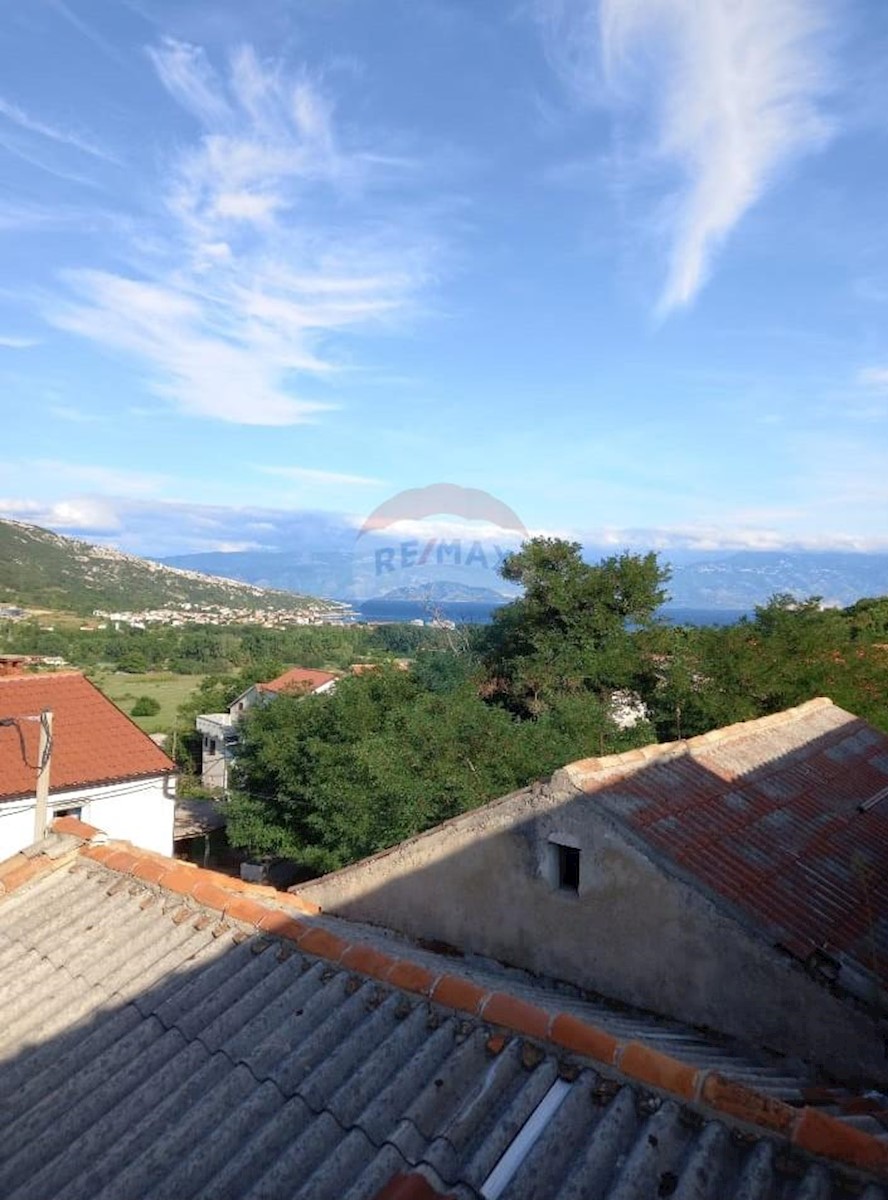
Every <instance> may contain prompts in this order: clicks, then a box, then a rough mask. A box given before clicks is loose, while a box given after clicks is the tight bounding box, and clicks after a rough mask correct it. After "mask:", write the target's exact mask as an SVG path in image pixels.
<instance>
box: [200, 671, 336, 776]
mask: <svg viewBox="0 0 888 1200" xmlns="http://www.w3.org/2000/svg"><path fill="white" fill-rule="evenodd" d="M336 679H337V676H336V675H332V674H331V673H330V672H329V671H316V670H313V669H312V668H310V667H291V668H290V669H289V670H288V671H284V673H283V675H278V677H277V678H276V679H272V680H270V681H269V682H268V683H253V684H251V685H250V686H249V687H248V688H247V689H246V691H243V692H241V694H240V695H239V696H236V697H235V699H234V700H232V702H231V704H229V706H228V711H227V712H224V713H201V715H200V716H198V717H197V718H196V720H195V725H196V726H197V730H198V732H199V733H200V734H202V735H203V740H202V742H201V770H200V778H201V783H203V785H204V787H209V788H226V787H227V786H228V771H229V767H230V766H231V762H232V760H233V759H234V756H235V751H236V749H237V728H236V724H237V721H238V720H239V719H240V717H242V716H243V714H244V713H245V712H247V711H248V710H249V709H251V708H253V707H254V706H255V705H256V704H267V703H268V701H269V700H273V699H274V697H275V696H280V695H282V694H284V693H288V694H294V693H295V694H297V695H305V696H308V695H313V696H319V695H323V694H324V693H325V692H331V691H332V690H333V688H334V687H335V686H336Z"/></svg>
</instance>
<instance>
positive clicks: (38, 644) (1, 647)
mask: <svg viewBox="0 0 888 1200" xmlns="http://www.w3.org/2000/svg"><path fill="white" fill-rule="evenodd" d="M438 644H441V645H444V644H446V643H445V639H444V635H443V633H442V631H439V630H435V629H430V628H428V627H426V628H421V627H418V626H411V625H380V626H377V627H375V628H368V627H367V626H364V625H299V626H294V627H292V628H289V629H266V628H263V627H261V626H258V625H228V626H224V627H218V626H212V625H186V626H181V627H176V628H173V627H171V626H152V627H150V628H148V629H132V628H130V627H128V626H120V628H118V629H114V628H112V627H109V628H107V629H93V630H85V629H78V628H76V627H75V628H64V627H62V626H61V625H59V624H56V625H55V627H54V628H51V629H50V628H46V627H45V626H44V625H42V624H41V623H40V622H38V621H17V622H11V621H7V622H0V652H2V653H7V654H8V653H12V652H15V653H18V654H41V655H58V656H59V657H61V658H64V659H65V660H66V661H67V662H70V663H76V664H77V666H79V667H86V668H89V667H94V666H98V665H99V664H103V665H108V666H112V667H114V668H115V669H116V670H118V671H128V672H132V673H134V674H139V673H141V672H143V671H173V672H174V673H176V674H178V675H220V676H221V675H229V674H231V673H232V672H239V671H243V670H246V671H248V672H252V673H253V678H254V679H263V678H265V679H269V678H271V676H270V675H267V674H265V675H263V674H261V671H262V670H263V669H264V668H265V667H266V665H267V664H268V663H269V662H273V663H278V664H283V663H298V664H299V665H300V666H302V667H322V668H340V669H342V668H345V667H347V666H349V665H350V664H351V663H353V662H356V661H360V660H362V659H375V658H380V657H384V656H386V655H411V654H414V653H415V652H416V651H417V650H418V649H419V648H420V647H421V646H424V645H438ZM279 669H280V668H279Z"/></svg>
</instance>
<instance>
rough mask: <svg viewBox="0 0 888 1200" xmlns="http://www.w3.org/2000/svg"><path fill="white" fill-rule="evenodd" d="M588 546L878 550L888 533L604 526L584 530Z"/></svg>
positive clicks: (728, 525)
mask: <svg viewBox="0 0 888 1200" xmlns="http://www.w3.org/2000/svg"><path fill="white" fill-rule="evenodd" d="M582 540H583V542H584V544H585V545H587V546H598V547H601V548H602V549H608V550H617V549H624V548H628V549H630V550H639V549H643V550H658V551H660V550H689V551H711V552H715V551H734V550H787V551H793V550H799V551H805V550H808V551H814V550H848V551H851V550H854V551H868V552H871V553H876V552H880V551H884V550H888V536H882V535H879V534H864V533H861V534H847V533H832V532H829V533H826V532H825V533H790V532H787V530H786V529H774V528H768V527H761V526H752V525H742V524H736V525H733V524H731V523H729V522H725V523H719V524H718V525H707V524H704V523H700V524H687V525H669V526H660V527H657V526H654V527H651V528H634V529H633V528H627V529H623V528H613V527H609V528H601V529H594V530H591V531H589V532H587V533H584V534H583V536H582Z"/></svg>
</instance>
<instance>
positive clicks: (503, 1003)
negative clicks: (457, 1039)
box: [481, 992, 552, 1041]
mask: <svg viewBox="0 0 888 1200" xmlns="http://www.w3.org/2000/svg"><path fill="white" fill-rule="evenodd" d="M481 1016H482V1017H483V1018H484V1020H485V1021H490V1022H491V1024H493V1025H505V1026H506V1027H507V1028H509V1029H514V1030H516V1031H517V1032H518V1033H523V1034H526V1036H527V1037H532V1038H539V1039H540V1041H546V1040H547V1039H548V1036H549V1026H550V1025H551V1024H552V1016H551V1014H550V1013H547V1012H546V1011H545V1009H542V1008H539V1007H538V1005H536V1004H528V1002H527V1001H526V1000H517V999H516V998H515V997H514V996H510V995H509V994H508V993H507V992H493V993H492V994H491V995H490V996H489V997H488V998H487V1000H486V1001H485V1002H484V1007H483V1008H482V1009H481Z"/></svg>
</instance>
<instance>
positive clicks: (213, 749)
mask: <svg viewBox="0 0 888 1200" xmlns="http://www.w3.org/2000/svg"><path fill="white" fill-rule="evenodd" d="M215 753H216V739H215V738H210V754H215Z"/></svg>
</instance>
